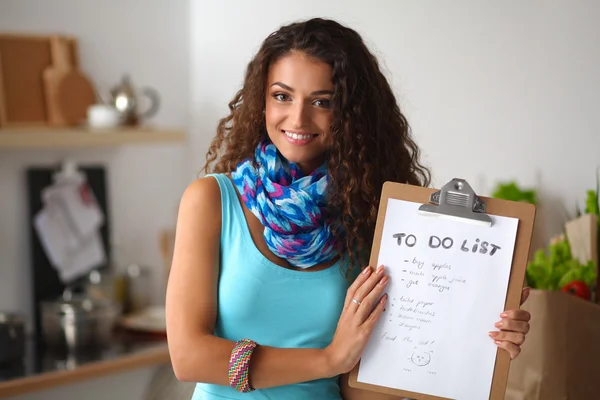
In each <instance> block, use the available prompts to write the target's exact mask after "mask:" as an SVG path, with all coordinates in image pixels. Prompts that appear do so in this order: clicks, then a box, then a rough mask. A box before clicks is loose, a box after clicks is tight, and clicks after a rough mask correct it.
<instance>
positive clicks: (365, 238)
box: [203, 18, 431, 272]
mask: <svg viewBox="0 0 600 400" xmlns="http://www.w3.org/2000/svg"><path fill="white" fill-rule="evenodd" d="M292 51H296V52H301V53H303V54H305V55H308V56H310V57H312V58H314V59H317V60H320V61H323V62H325V63H328V64H329V65H330V66H331V67H332V74H333V76H332V81H333V84H334V94H333V96H332V98H331V108H332V111H333V123H332V126H331V138H332V141H331V146H330V149H329V151H328V153H329V154H328V156H329V165H328V166H329V170H328V173H329V175H330V189H329V196H330V197H329V199H330V200H329V210H330V212H331V213H332V214H335V215H342V216H343V218H338V220H339V221H340V223H339V224H343V227H341V226H339V225H338V226H334V227H333V229H334V233H335V234H336V235H340V236H341V235H343V236H344V238H343V239H342V240H344V241H345V249H347V252H345V253H344V256H347V257H348V259H349V267H348V268H349V270H348V272H349V271H350V270H351V269H352V268H353V267H354V266H356V265H359V264H360V265H362V266H364V265H366V263H367V262H368V253H369V252H370V249H371V246H372V240H373V235H374V232H375V223H376V219H377V210H378V207H379V201H380V196H381V190H382V186H383V183H384V182H386V181H394V182H402V183H409V184H413V185H419V186H429V183H430V179H431V175H430V172H429V170H428V169H426V168H425V167H423V166H422V165H421V163H420V161H419V148H418V147H417V145H416V143H415V142H414V141H413V139H412V138H411V135H410V127H409V124H408V122H407V120H406V118H405V116H404V115H403V114H402V112H401V111H400V108H399V106H398V104H397V101H396V98H395V96H394V93H393V92H392V89H391V88H390V85H389V83H388V81H387V80H386V78H385V76H384V75H383V73H382V72H381V70H380V67H379V63H378V61H377V59H376V58H375V56H374V55H373V54H371V52H370V51H369V50H368V48H367V46H366V45H365V43H364V42H363V39H362V38H361V36H360V35H359V34H358V33H357V32H356V31H354V30H352V29H350V28H348V27H345V26H343V25H341V24H339V23H338V22H336V21H332V20H327V19H321V18H315V19H310V20H307V21H301V22H296V23H292V24H290V25H287V26H283V27H281V28H280V29H279V30H277V31H275V32H273V33H272V34H271V35H269V36H268V37H267V38H266V39H265V40H264V42H263V43H262V46H261V47H260V49H259V51H258V53H257V54H256V56H255V57H254V58H253V59H252V61H250V63H249V64H248V66H247V70H246V75H245V80H244V84H243V86H242V88H241V89H240V90H239V91H238V92H237V94H236V95H235V97H234V98H233V100H231V102H230V103H229V110H230V113H229V115H228V116H226V117H225V118H223V119H221V120H220V122H219V125H218V128H217V135H216V137H215V138H214V139H213V141H212V143H211V145H210V148H209V151H208V154H207V155H206V164H205V166H204V168H203V170H204V172H206V173H210V172H216V173H228V172H231V171H233V170H235V168H236V166H237V165H238V164H239V163H240V162H241V161H243V160H245V159H247V158H251V157H254V151H255V148H256V146H258V144H259V143H260V142H261V141H262V140H264V139H266V138H268V136H267V132H266V126H265V116H264V114H263V110H264V109H265V101H266V88H267V76H268V72H269V67H270V66H271V64H273V63H274V62H275V61H277V60H279V59H280V58H282V57H284V56H285V55H288V54H289V53H290V52H292ZM213 164H214V165H213ZM342 232H343V233H342ZM340 238H341V237H340Z"/></svg>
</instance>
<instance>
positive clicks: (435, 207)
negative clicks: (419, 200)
mask: <svg viewBox="0 0 600 400" xmlns="http://www.w3.org/2000/svg"><path fill="white" fill-rule="evenodd" d="M429 202H430V203H431V204H423V205H421V206H420V207H419V214H421V215H425V216H428V217H439V218H445V219H454V220H461V221H466V222H470V223H473V224H477V225H483V226H488V227H490V226H492V218H491V217H490V216H489V215H487V214H486V213H485V203H484V202H483V200H481V199H480V198H479V197H478V196H477V195H476V194H475V191H473V189H472V188H471V185H469V184H468V183H467V181H466V180H464V179H460V178H454V179H452V180H451V181H450V182H448V183H446V184H445V185H444V186H442V188H441V189H440V190H439V191H437V192H434V193H432V194H431V196H430V197H429Z"/></svg>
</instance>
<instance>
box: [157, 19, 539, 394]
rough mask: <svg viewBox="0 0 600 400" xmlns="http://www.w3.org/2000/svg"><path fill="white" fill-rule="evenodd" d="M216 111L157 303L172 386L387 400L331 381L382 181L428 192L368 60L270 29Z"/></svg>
mask: <svg viewBox="0 0 600 400" xmlns="http://www.w3.org/2000/svg"><path fill="white" fill-rule="evenodd" d="M229 108H230V114H229V116H227V117H226V118H224V119H222V120H221V121H220V123H219V126H218V129H217V136H216V138H215V139H214V140H213V142H212V145H211V147H210V150H209V153H208V155H207V164H206V166H205V171H206V172H211V174H209V176H206V177H204V178H201V179H198V180H196V181H195V182H193V183H192V184H191V185H190V186H189V187H188V188H187V189H186V191H185V193H184V195H183V197H182V200H181V205H180V213H179V217H178V222H177V234H176V243H175V250H174V257H173V264H172V269H171V274H170V277H169V284H168V290H167V327H168V337H169V349H170V354H171V361H172V364H173V367H174V370H175V373H176V375H177V377H178V378H179V379H180V380H185V381H192V382H201V383H198V384H197V386H196V391H195V394H194V397H193V398H194V399H197V400H199V399H223V398H225V399H228V398H229V399H237V398H248V399H284V400H294V399H341V398H344V399H357V398H361V396H363V397H362V398H372V399H376V398H386V396H382V395H375V394H373V393H366V392H363V391H360V390H356V389H352V388H349V387H348V385H347V377H346V375H345V374H346V373H348V372H349V371H350V370H351V369H352V368H353V367H354V366H355V365H356V363H357V362H358V360H359V358H360V356H361V353H362V351H363V349H364V347H365V345H366V343H367V341H368V338H369V335H370V334H371V331H372V329H373V326H374V324H375V323H376V321H377V319H378V318H379V316H380V315H381V312H382V310H383V307H384V306H385V301H386V296H385V287H386V284H387V283H388V282H389V277H388V276H387V274H386V272H385V270H384V269H383V268H382V267H380V268H378V269H376V270H372V269H371V268H370V267H367V268H361V266H364V265H366V264H367V262H368V254H369V252H370V248H371V240H372V237H373V234H374V229H375V220H376V216H377V210H378V207H379V196H380V191H381V188H382V185H383V182H385V181H388V180H389V181H396V182H406V183H410V184H414V185H425V186H426V185H429V172H428V171H427V170H426V169H425V168H423V167H422V166H421V165H420V163H419V161H418V156H419V152H418V148H417V146H416V144H415V143H414V142H413V140H412V139H411V138H410V136H409V126H408V123H407V122H406V119H405V117H404V115H402V113H401V112H400V110H399V108H398V106H397V104H396V99H395V97H394V95H393V93H392V90H391V88H390V86H389V84H388V82H387V81H386V79H385V77H384V76H383V74H382V73H381V71H380V69H379V66H378V63H377V61H376V59H375V57H374V56H373V55H372V54H371V53H370V52H369V51H368V49H367V48H366V46H365V45H364V43H363V41H362V39H361V37H360V36H359V35H358V34H357V33H356V32H355V31H353V30H351V29H348V28H346V27H344V26H341V25H340V24H338V23H336V22H334V21H330V20H323V19H312V20H309V21H306V22H301V23H294V24H291V25H288V26H284V27H282V28H280V29H279V30H278V31H277V32H274V33H273V34H271V35H270V36H269V37H268V38H266V40H265V41H264V43H263V44H262V47H261V48H260V50H259V51H258V53H257V54H256V56H255V57H254V59H253V60H252V61H251V62H250V63H249V65H248V68H247V72H246V76H245V81H244V85H243V87H242V89H241V90H240V91H239V92H238V93H237V95H236V96H235V97H234V99H233V100H232V101H231V103H230V104H229ZM361 269H362V272H363V273H359V272H360V271H361ZM528 320H529V314H528V313H527V312H526V311H522V310H511V311H509V312H508V313H506V315H505V316H503V318H502V323H503V325H502V330H501V331H499V332H497V333H496V335H495V337H493V338H492V340H495V342H496V343H497V345H498V346H500V347H501V348H503V349H505V350H507V351H508V352H509V353H510V355H511V358H514V357H516V356H517V355H518V353H519V350H520V349H519V345H520V344H521V343H522V342H523V340H524V337H525V334H526V333H527V331H528V329H529V325H528V322H527V321H528ZM490 328H491V329H494V328H493V327H490ZM490 336H493V335H492V334H490ZM340 376H341V377H342V378H341V379H340Z"/></svg>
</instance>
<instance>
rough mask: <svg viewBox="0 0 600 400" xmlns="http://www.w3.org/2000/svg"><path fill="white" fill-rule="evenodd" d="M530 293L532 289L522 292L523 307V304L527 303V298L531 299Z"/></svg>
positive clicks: (527, 288)
mask: <svg viewBox="0 0 600 400" xmlns="http://www.w3.org/2000/svg"><path fill="white" fill-rule="evenodd" d="M530 293H531V288H530V287H526V288H524V289H523V291H522V292H521V305H523V303H525V302H526V301H527V298H528V297H529V294H530Z"/></svg>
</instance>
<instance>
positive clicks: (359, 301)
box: [352, 298, 360, 306]
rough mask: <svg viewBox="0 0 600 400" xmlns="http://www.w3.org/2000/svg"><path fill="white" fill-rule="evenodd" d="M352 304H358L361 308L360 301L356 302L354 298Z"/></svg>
mask: <svg viewBox="0 0 600 400" xmlns="http://www.w3.org/2000/svg"><path fill="white" fill-rule="evenodd" d="M352 302H353V303H356V304H358V305H359V306H360V301H358V300H356V299H354V298H353V299H352Z"/></svg>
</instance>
